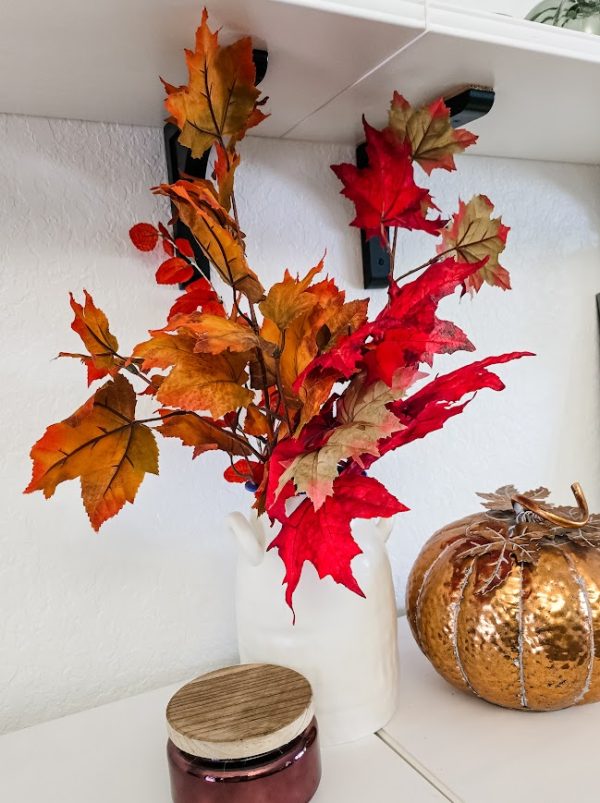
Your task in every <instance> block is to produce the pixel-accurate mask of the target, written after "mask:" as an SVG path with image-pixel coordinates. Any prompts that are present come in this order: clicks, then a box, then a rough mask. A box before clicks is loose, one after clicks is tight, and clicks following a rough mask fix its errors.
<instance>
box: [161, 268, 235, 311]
mask: <svg viewBox="0 0 600 803" xmlns="http://www.w3.org/2000/svg"><path fill="white" fill-rule="evenodd" d="M197 310H202V312H209V313H210V314H211V315H220V316H221V317H223V318H224V317H225V309H224V308H223V304H222V303H221V301H220V300H219V296H218V295H217V294H216V293H215V291H214V290H213V288H212V286H211V285H210V283H209V282H208V281H207V280H206V279H205V278H204V277H200V279H196V281H195V282H192V283H191V284H188V285H187V287H186V288H185V293H184V294H183V295H182V296H179V298H178V299H177V300H176V301H175V303H174V304H173V306H172V307H171V309H170V310H169V318H168V319H169V321H170V320H171V319H172V318H174V317H175V316H176V315H188V314H189V313H191V312H196V311H197Z"/></svg>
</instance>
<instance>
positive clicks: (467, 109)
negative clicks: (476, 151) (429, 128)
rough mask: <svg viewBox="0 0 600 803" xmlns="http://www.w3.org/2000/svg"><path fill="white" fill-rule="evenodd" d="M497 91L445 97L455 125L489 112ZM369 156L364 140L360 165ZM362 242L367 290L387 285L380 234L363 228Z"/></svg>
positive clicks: (387, 264)
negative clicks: (369, 233) (369, 236)
mask: <svg viewBox="0 0 600 803" xmlns="http://www.w3.org/2000/svg"><path fill="white" fill-rule="evenodd" d="M494 99H495V93H494V90H493V89H486V88H483V87H473V86H469V87H467V88H466V89H461V90H459V91H458V92H456V93H454V94H453V95H451V96H449V97H446V98H444V102H445V103H446V106H448V108H449V109H450V122H451V124H452V126H453V128H459V127H460V126H461V125H468V124H469V123H472V122H473V120H477V119H479V118H480V117H483V116H484V115H485V114H487V113H488V112H489V111H490V109H491V108H492V106H493V105H494ZM368 164H369V159H368V157H367V151H366V146H365V143H364V142H363V143H361V144H360V145H359V146H358V147H357V149H356V165H357V167H367V166H368ZM360 244H361V251H362V263H363V277H364V285H365V288H367V289H368V290H371V289H375V288H377V287H387V286H388V283H389V275H390V267H391V264H390V255H389V254H388V252H387V251H386V249H385V248H384V247H383V246H382V245H381V242H380V241H379V238H378V237H371V238H370V239H367V238H366V236H365V232H364V230H363V229H361V232H360Z"/></svg>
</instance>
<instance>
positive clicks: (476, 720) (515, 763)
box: [384, 617, 600, 803]
mask: <svg viewBox="0 0 600 803" xmlns="http://www.w3.org/2000/svg"><path fill="white" fill-rule="evenodd" d="M399 635H400V666H401V670H400V673H401V684H400V702H399V705H398V710H397V712H396V715H395V717H394V718H393V720H392V721H391V722H390V723H389V724H388V725H387V726H386V727H385V730H384V732H385V734H386V735H387V737H388V738H389V740H390V742H391V743H392V744H394V745H395V746H396V747H397V749H398V750H399V752H401V753H402V754H403V755H404V756H405V757H407V758H408V759H409V760H411V761H412V762H413V764H414V766H416V767H418V768H419V769H420V771H421V772H423V773H424V774H425V775H426V776H427V777H429V778H430V779H432V780H434V782H435V779H439V782H440V788H443V789H444V791H445V792H446V796H447V797H448V798H449V799H450V800H455V801H462V803H483V802H484V801H485V803H505V801H507V800H510V801H511V803H541V801H543V803H563V801H569V802H571V801H572V802H573V803H596V801H597V800H598V782H597V774H598V773H597V761H598V758H597V745H596V742H597V733H598V728H599V727H600V705H599V704H597V703H596V704H595V705H584V706H575V707H573V708H568V709H565V710H564V711H551V712H547V713H543V714H539V713H531V712H528V711H510V710H508V709H506V708H500V707H498V706H495V705H490V704H489V703H486V702H484V701H483V700H479V699H477V698H476V697H473V696H470V695H468V694H465V693H463V692H460V691H457V690H456V689H454V688H453V687H452V686H451V685H450V684H448V683H446V681H445V680H443V679H442V678H441V677H440V676H439V675H438V674H437V673H436V672H435V670H434V669H433V668H432V666H431V665H430V664H429V662H428V661H427V659H426V658H425V656H424V655H422V654H421V652H420V651H419V649H418V647H417V646H416V644H415V642H414V640H413V638H412V636H411V634H410V632H409V627H408V623H407V621H406V619H405V618H404V617H403V618H401V619H400V620H399ZM448 789H449V790H451V792H448V791H447V790H448Z"/></svg>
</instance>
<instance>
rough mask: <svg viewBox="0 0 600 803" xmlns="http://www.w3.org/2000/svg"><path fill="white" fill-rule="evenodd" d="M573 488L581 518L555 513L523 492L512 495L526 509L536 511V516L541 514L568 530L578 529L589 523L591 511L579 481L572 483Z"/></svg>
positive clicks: (512, 499)
mask: <svg viewBox="0 0 600 803" xmlns="http://www.w3.org/2000/svg"><path fill="white" fill-rule="evenodd" d="M571 490H572V491H573V496H574V497H575V500H576V502H577V506H578V507H579V510H580V512H581V518H579V519H572V518H569V517H568V516H561V515H560V514H559V513H554V512H553V511H552V510H546V509H545V508H544V507H542V505H540V503H539V502H536V501H535V499H529V497H528V496H523V494H515V495H514V496H512V497H511V501H512V502H517V503H518V504H519V505H521V506H522V507H524V508H525V509H526V510H530V511H531V512H532V513H535V514H536V516H540V517H541V518H542V519H545V520H546V521H549V522H550V523H551V524H556V525H557V526H558V527H564V528H565V529H566V530H576V529H578V528H579V527H585V525H586V524H587V523H588V521H589V519H590V511H589V508H588V503H587V500H586V498H585V494H584V493H583V490H582V488H581V485H580V484H579V483H578V482H574V483H573V485H571Z"/></svg>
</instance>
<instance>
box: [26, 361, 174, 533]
mask: <svg viewBox="0 0 600 803" xmlns="http://www.w3.org/2000/svg"><path fill="white" fill-rule="evenodd" d="M135 406H136V398H135V391H134V390H133V388H132V386H131V385H130V384H129V382H128V381H127V379H125V377H123V376H120V375H118V376H116V377H115V378H114V379H112V380H109V381H108V382H107V383H106V384H104V385H103V386H102V387H101V388H99V389H98V390H97V391H96V392H95V393H94V395H93V396H92V397H91V398H90V399H88V401H87V402H86V403H85V404H84V405H83V406H82V407H80V408H79V409H78V410H77V411H76V412H75V413H73V415H72V416H70V417H69V418H66V419H65V420H64V421H61V422H59V423H58V424H52V425H51V426H49V427H48V429H47V430H46V432H45V434H44V436H43V437H42V438H41V439H40V440H39V441H38V442H37V443H36V444H35V445H34V446H33V448H32V450H31V458H32V460H33V476H32V478H31V482H30V483H29V485H28V486H27V488H26V489H25V493H31V492H32V491H42V492H43V494H44V496H45V497H46V499H48V498H49V497H51V496H52V495H53V494H54V491H55V490H56V486H57V485H58V484H59V483H61V482H65V480H72V479H75V478H77V477H79V478H80V481H81V496H82V498H83V504H84V506H85V509H86V511H87V514H88V516H89V518H90V521H91V523H92V527H93V528H94V530H98V529H99V528H100V526H101V525H102V524H103V523H104V522H105V521H106V520H107V519H109V518H110V517H111V516H114V515H116V514H117V513H118V512H119V510H121V508H122V507H123V505H124V504H125V502H133V501H134V499H135V496H136V493H137V490H138V488H139V486H140V483H141V482H142V480H143V478H144V476H145V474H147V473H151V474H158V448H157V445H156V440H155V438H154V435H153V433H152V430H151V429H150V428H149V427H147V426H145V424H143V423H141V422H138V421H136V420H135Z"/></svg>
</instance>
